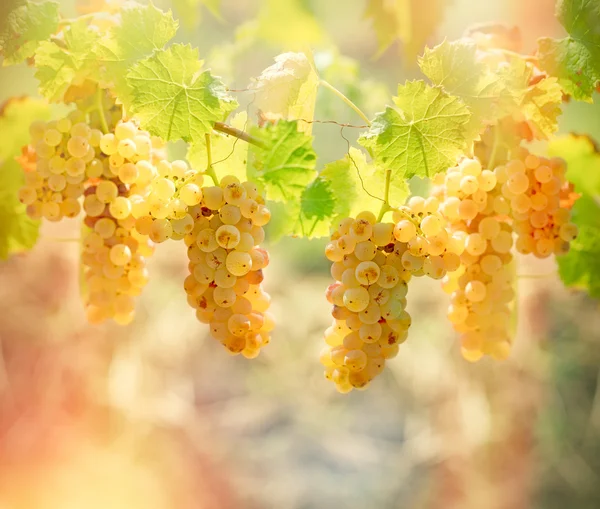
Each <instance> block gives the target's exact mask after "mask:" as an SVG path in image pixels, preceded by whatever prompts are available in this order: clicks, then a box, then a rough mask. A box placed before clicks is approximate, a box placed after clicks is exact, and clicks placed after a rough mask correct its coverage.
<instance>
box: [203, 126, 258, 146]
mask: <svg viewBox="0 0 600 509" xmlns="http://www.w3.org/2000/svg"><path fill="white" fill-rule="evenodd" d="M213 129H214V130H215V131H218V132H220V133H224V134H228V135H229V136H234V137H235V138H238V139H240V140H243V141H245V142H246V143H250V144H251V145H255V146H257V147H259V148H262V149H266V148H267V146H266V145H265V144H264V143H263V142H262V141H260V140H259V139H258V138H255V137H254V136H252V135H251V134H248V133H247V132H246V131H242V130H241V129H237V128H235V127H233V126H230V125H228V124H225V123H223V122H215V125H214V126H213Z"/></svg>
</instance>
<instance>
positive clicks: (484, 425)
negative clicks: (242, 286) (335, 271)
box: [0, 0, 600, 509]
mask: <svg viewBox="0 0 600 509" xmlns="http://www.w3.org/2000/svg"><path fill="white" fill-rule="evenodd" d="M62 3H63V7H64V8H63V13H64V14H65V15H67V16H74V15H76V10H75V4H74V2H73V1H64V2H62ZM83 3H84V4H85V2H83ZM205 3H206V4H207V5H208V6H209V7H210V8H211V9H212V11H211V9H209V8H207V7H206V6H199V5H197V3H196V2H194V1H193V0H176V1H174V2H173V5H171V4H170V3H169V2H168V1H167V0H163V1H157V2H156V4H157V5H158V6H160V7H163V8H169V7H172V8H174V15H175V16H176V17H178V16H181V17H182V19H184V20H185V23H182V29H181V30H180V32H179V34H178V36H177V38H178V39H179V40H180V41H186V42H192V43H193V44H195V45H197V46H198V47H199V48H200V54H201V56H202V58H204V59H205V61H206V62H207V65H208V66H209V67H211V68H213V70H214V71H215V73H216V74H220V75H221V76H222V77H223V79H224V81H225V83H227V84H228V85H229V86H230V87H231V88H232V89H239V90H242V92H239V99H240V102H241V103H242V104H243V105H248V104H250V103H251V101H252V97H251V95H249V94H250V93H249V92H244V91H243V90H244V89H246V88H247V86H248V83H249V81H250V77H252V76H257V75H258V74H260V72H261V70H262V69H264V68H265V67H267V66H268V65H271V63H272V59H273V57H274V56H275V55H277V54H278V53H281V52H283V51H286V50H289V49H298V48H297V46H299V45H301V43H302V42H306V43H307V44H308V45H309V46H310V47H312V49H313V51H314V56H315V61H316V63H317V65H318V66H319V68H320V71H321V74H322V76H324V77H325V78H326V79H328V80H329V81H330V82H331V83H332V84H334V85H335V86H336V87H338V88H339V89H340V90H342V91H343V92H344V93H345V94H347V95H348V96H349V97H350V98H351V99H352V100H354V101H355V102H356V103H357V104H358V105H359V106H360V107H361V108H362V109H363V110H364V111H365V112H366V113H367V114H368V115H369V116H371V115H372V114H373V113H374V112H375V111H378V110H381V109H383V106H384V105H385V104H386V103H388V102H390V97H391V95H392V93H393V91H394V88H395V87H396V85H397V83H398V82H400V81H403V80H404V79H405V78H411V77H415V76H418V71H417V70H416V68H415V54H418V53H420V52H421V48H420V47H419V48H417V49H416V50H414V51H413V52H410V51H408V47H405V48H403V47H402V46H401V45H399V44H398V43H395V44H393V45H392V46H391V47H390V48H389V49H387V50H386V51H384V52H382V53H381V54H379V55H378V57H377V58H375V57H374V56H375V55H377V53H378V44H377V38H376V34H375V31H374V30H373V27H372V24H371V21H370V20H368V19H365V17H364V12H365V7H366V2H365V1H364V0H347V1H344V2H339V1H330V2H325V1H317V0H312V1H310V0H297V1H296V0H264V1H260V0H222V2H221V5H220V8H219V10H218V11H215V8H214V7H215V5H216V2H214V1H208V2H205ZM87 4H88V5H87V6H88V7H89V8H95V7H97V6H99V5H100V6H101V5H102V2H101V1H95V0H88V2H87ZM80 5H81V3H80ZM441 5H442V2H440V1H439V0H422V1H421V2H414V6H415V9H417V13H418V14H419V16H418V17H420V18H419V19H421V21H422V22H423V23H426V22H428V23H431V20H429V21H428V20H427V18H428V17H429V15H431V16H433V17H435V16H434V14H435V15H436V16H438V17H439V23H438V22H436V26H435V27H434V28H432V29H431V30H429V31H428V34H427V37H426V40H427V42H428V43H429V44H434V43H436V42H439V41H441V40H443V39H444V38H445V37H447V38H448V39H454V38H457V37H460V35H461V34H462V33H463V32H464V31H465V29H466V28H467V27H468V26H470V25H472V24H473V23H481V22H490V21H497V22H502V23H506V24H507V25H508V26H519V27H520V28H521V31H522V39H523V48H522V50H523V52H525V53H529V52H531V51H534V49H535V40H536V38H537V37H539V36H542V35H545V36H552V35H555V36H558V35H560V34H561V28H560V26H559V25H558V24H557V22H556V21H555V20H554V17H553V12H554V6H553V1H552V0H486V1H482V2H472V1H471V0H453V1H452V2H449V5H448V7H447V8H446V9H445V10H442V9H441V8H440V6H441ZM290 9H291V10H290ZM294 9H296V10H295V11H294ZM215 13H216V14H217V15H215ZM290 13H292V15H290ZM301 15H302V16H309V21H310V19H312V20H313V21H314V26H313V29H312V30H311V31H306V26H307V25H306V24H304V25H303V26H304V28H303V29H302V30H301V31H300V33H298V30H297V29H296V26H295V23H296V21H297V20H298V19H299V18H300V17H301ZM303 21H304V22H306V19H304V20H303ZM311 22H312V21H311ZM304 39H306V40H304ZM24 93H29V94H32V95H35V93H36V81H35V79H34V78H33V71H32V69H29V68H27V67H25V66H21V67H3V68H0V97H1V99H2V100H5V99H7V98H9V97H10V96H13V95H22V94H24ZM597 103H598V102H596V104H597ZM244 107H245V106H244ZM250 113H251V114H252V111H250ZM315 118H317V119H321V120H328V119H333V120H336V121H338V122H350V123H354V124H360V119H358V118H356V116H355V115H354V113H353V112H352V111H351V110H350V109H348V108H347V107H346V106H345V105H344V104H343V103H341V102H340V101H338V100H337V99H336V98H335V97H334V96H333V95H329V92H328V91H327V90H321V91H319V96H318V103H317V109H316V114H315ZM598 118H600V111H599V108H598V106H594V105H588V104H572V103H571V104H568V105H566V109H565V114H564V115H563V117H562V120H561V131H563V132H568V131H571V130H576V131H579V132H588V133H590V134H592V135H593V136H595V137H596V138H599V137H600V125H599V123H598ZM355 131H358V129H352V128H345V129H344V130H343V131H341V129H340V127H339V126H336V125H327V124H323V125H318V124H317V125H315V127H314V130H313V133H314V134H315V136H316V141H315V148H316V150H317V153H318V154H319V158H320V159H319V165H320V166H322V165H323V164H325V163H327V162H329V161H332V160H335V159H337V158H339V157H341V156H343V155H344V154H345V153H346V151H347V148H348V147H347V142H346V141H345V140H344V137H346V138H348V139H349V140H351V141H352V140H353V139H355V138H356V136H357V134H358V133H357V132H355ZM173 150H174V153H181V147H177V146H176V147H174V148H173ZM419 187H422V186H415V188H419ZM0 226H1V225H0ZM79 228H80V224H79V222H77V221H75V220H65V221H64V222H63V223H61V224H59V225H48V224H44V225H43V227H42V231H41V239H40V241H39V243H38V245H37V246H36V247H35V249H34V250H33V251H32V252H29V253H26V254H22V255H18V256H14V257H12V258H11V259H9V260H8V261H5V262H0V508H2V509H100V508H102V509H121V508H123V509H125V508H127V509H137V508H143V509H167V508H168V509H173V508H177V509H192V508H193V509H233V508H236V509H271V508H278V509H321V508H330V507H339V508H344V509H359V508H361V509H363V508H367V507H368V508H375V509H396V508H402V509H406V508H411V509H413V508H414V509H433V508H436V509H439V508H440V507H443V508H444V509H505V508H506V509H509V508H510V509H531V508H539V509H554V508H556V509H558V508H564V507H569V508H571V507H572V508H577V509H588V508H589V509H593V508H598V507H600V370H599V366H600V313H599V312H598V311H599V309H598V303H597V302H593V301H591V300H589V299H588V298H586V296H585V295H583V294H579V293H573V292H568V291H566V290H565V289H564V288H563V287H562V285H561V284H560V281H559V280H558V278H557V275H556V266H555V263H554V261H553V260H546V261H544V262H540V261H532V260H528V259H527V260H524V259H523V260H520V261H519V266H518V275H519V280H518V299H519V303H518V306H517V309H516V310H515V320H516V322H515V323H516V325H515V347H514V351H513V353H512V355H511V357H510V359H509V360H507V361H505V362H502V363H498V362H495V361H492V360H488V359H485V360H482V361H480V362H479V363H477V364H469V363H467V362H465V361H463V360H462V358H461V357H460V354H459V351H458V348H457V344H456V340H455V335H454V333H453V332H452V330H451V327H450V325H449V324H448V323H447V322H446V320H445V313H446V307H447V300H446V296H445V295H444V294H443V292H442V291H441V289H440V288H439V284H438V283H436V282H435V281H428V280H425V279H418V278H417V279H415V280H413V282H412V283H411V286H410V292H409V295H408V299H409V304H408V310H409V311H410V313H411V315H412V316H413V325H412V327H411V331H410V336H409V341H408V342H407V343H406V344H405V345H403V346H402V348H401V352H400V355H399V356H398V358H396V359H395V360H393V361H391V362H389V363H388V368H386V372H385V373H384V374H383V375H382V376H381V377H379V378H378V379H377V380H375V381H374V382H373V383H372V384H371V385H370V386H369V388H368V390H367V391H362V392H361V391H353V392H352V393H351V394H347V395H340V394H337V393H336V392H335V390H334V388H333V384H331V383H330V382H328V381H326V380H325V379H324V378H323V376H322V370H321V367H320V366H319V364H318V360H317V355H318V352H319V350H320V349H321V346H322V331H323V330H324V329H325V328H326V327H327V326H328V324H329V320H330V318H329V306H328V304H327V302H326V300H325V298H324V295H323V294H324V290H325V288H326V287H327V285H328V284H329V266H328V263H327V262H326V260H325V258H324V257H323V256H322V254H321V253H322V249H323V245H324V242H322V241H306V240H300V239H284V240H282V241H279V242H278V243H275V244H273V243H271V244H269V243H268V239H267V245H268V248H269V250H270V252H271V265H270V266H269V268H268V269H267V271H266V278H265V285H266V289H267V291H268V292H269V293H271V295H272V302H273V311H274V313H275V315H276V318H277V322H278V327H277V329H276V331H275V332H274V335H273V340H272V342H271V344H270V345H269V346H268V347H267V348H266V349H265V350H264V351H263V352H262V353H261V355H260V356H259V358H257V359H255V360H252V361H248V360H246V359H244V358H242V357H231V356H229V355H227V353H226V352H225V351H224V349H223V348H222V347H221V345H219V344H218V343H217V342H216V341H214V340H212V339H210V338H209V337H208V336H207V330H206V327H205V326H204V325H202V324H200V323H198V322H197V321H196V319H195V316H194V313H193V312H192V310H191V309H190V308H189V307H188V306H187V304H186V299H185V293H184V292H183V289H182V282H183V279H184V277H185V273H186V256H185V253H184V246H182V245H180V244H177V243H174V242H169V243H167V244H163V245H161V246H160V247H159V248H158V249H157V252H156V254H155V255H154V257H153V258H152V259H151V261H150V267H149V268H150V271H151V276H152V277H151V282H150V284H149V285H148V286H147V288H146V290H145V291H144V293H143V295H142V296H141V298H139V302H138V308H137V316H136V319H135V321H134V323H133V324H131V325H130V326H127V327H119V326H116V325H112V324H106V325H102V326H91V325H88V324H87V323H86V322H85V318H84V314H83V309H82V306H81V304H80V301H79V259H78V251H79V246H78V237H79Z"/></svg>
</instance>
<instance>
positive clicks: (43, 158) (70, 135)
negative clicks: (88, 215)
mask: <svg viewBox="0 0 600 509" xmlns="http://www.w3.org/2000/svg"><path fill="white" fill-rule="evenodd" d="M83 120H84V117H83V115H82V114H81V113H80V112H79V111H77V110H76V111H74V112H72V113H70V114H69V115H68V116H67V117H65V118H61V119H60V120H54V121H51V122H42V121H36V122H33V123H32V124H31V126H30V129H29V132H30V137H31V143H30V145H31V148H32V149H33V152H34V153H35V168H34V169H33V171H26V172H25V185H24V186H23V187H21V189H19V193H18V196H19V200H20V201H21V202H22V203H24V204H25V205H27V213H28V214H29V216H30V217H32V218H34V219H41V218H44V219H46V220H48V221H59V220H60V219H62V218H63V217H76V216H77V215H79V213H80V212H81V203H80V200H79V198H80V197H81V196H82V195H83V192H84V190H85V185H84V184H85V182H86V181H87V180H88V179H89V178H90V177H98V176H100V175H102V173H103V171H104V167H103V165H102V163H101V162H100V161H99V160H98V159H97V157H96V155H97V151H98V150H99V145H100V140H101V138H102V131H100V130H98V129H92V128H90V127H89V126H88V125H87V124H86V123H85V122H84V121H83Z"/></svg>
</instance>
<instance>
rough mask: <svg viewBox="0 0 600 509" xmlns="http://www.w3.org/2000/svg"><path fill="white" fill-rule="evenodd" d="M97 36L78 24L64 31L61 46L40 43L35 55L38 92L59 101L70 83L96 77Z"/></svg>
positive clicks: (56, 43) (86, 27)
mask: <svg viewBox="0 0 600 509" xmlns="http://www.w3.org/2000/svg"><path fill="white" fill-rule="evenodd" d="M98 40H99V35H98V33H97V32H96V31H95V30H93V29H91V28H90V27H88V26H87V24H86V23H85V21H78V22H77V23H73V24H72V25H70V26H68V27H67V28H65V30H64V39H63V40H62V41H60V44H59V43H58V41H57V42H54V41H42V42H41V43H40V45H39V47H38V49H37V51H36V53H35V66H36V67H37V72H36V74H35V77H36V78H37V79H38V80H39V82H40V92H41V93H42V95H43V96H44V97H46V98H47V99H48V100H50V101H59V100H60V99H61V98H62V97H63V95H64V93H65V91H66V90H67V88H69V86H70V85H71V84H72V83H73V82H81V81H83V80H85V79H86V78H92V79H95V78H97V77H98V72H99V71H98V62H97V57H96V44H97V42H98Z"/></svg>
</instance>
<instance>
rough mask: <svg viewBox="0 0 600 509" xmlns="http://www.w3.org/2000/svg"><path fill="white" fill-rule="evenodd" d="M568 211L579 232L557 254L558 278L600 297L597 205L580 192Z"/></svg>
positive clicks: (599, 223) (598, 212)
mask: <svg viewBox="0 0 600 509" xmlns="http://www.w3.org/2000/svg"><path fill="white" fill-rule="evenodd" d="M572 211H573V221H574V222H575V223H576V224H577V226H578V227H579V235H578V237H577V238H576V239H575V240H574V241H573V242H571V249H570V250H569V252H568V253H567V254H566V255H564V256H560V257H558V270H559V274H560V278H561V279H562V281H563V283H564V284H565V285H566V286H569V287H575V288H581V289H584V290H586V291H587V292H588V293H589V294H590V295H591V296H592V297H595V298H600V220H599V218H600V207H598V203H597V202H596V200H594V199H593V198H592V197H591V196H589V195H587V194H584V195H583V196H582V197H580V198H579V199H578V200H577V202H576V203H575V205H574V206H573V210H572Z"/></svg>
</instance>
